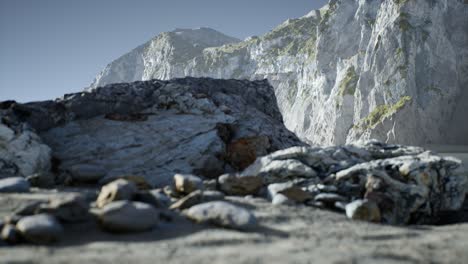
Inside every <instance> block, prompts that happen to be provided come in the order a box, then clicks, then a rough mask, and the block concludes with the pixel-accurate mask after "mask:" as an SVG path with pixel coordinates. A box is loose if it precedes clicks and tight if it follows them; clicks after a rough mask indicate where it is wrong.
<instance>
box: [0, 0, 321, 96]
mask: <svg viewBox="0 0 468 264" xmlns="http://www.w3.org/2000/svg"><path fill="white" fill-rule="evenodd" d="M326 2H328V1H327V0H293V1H285V0H0V101H3V100H16V101H19V102H28V101H37V100H47V99H54V98H57V97H60V96H62V95H63V94H65V93H70V92H78V91H80V90H83V89H84V88H86V87H87V86H88V85H89V84H90V83H91V82H92V81H93V79H94V77H95V76H96V75H97V74H98V73H99V72H100V71H101V70H102V69H103V68H104V67H105V66H106V65H107V64H108V63H110V62H112V61H113V60H114V59H116V58H118V57H120V56H121V55H123V54H125V53H126V52H128V51H130V50H132V49H133V48H135V47H137V46H138V45H140V44H142V43H144V42H146V41H148V40H149V39H151V38H152V37H153V36H155V35H157V34H159V33H161V32H165V31H172V30H174V29H175V28H198V27H210V28H213V29H216V30H218V31H221V32H222V33H224V34H227V35H230V36H233V37H237V38H240V39H244V38H246V37H248V36H253V35H262V34H264V33H266V32H268V31H270V30H271V29H273V28H274V27H276V26H277V25H279V24H280V23H282V22H283V21H285V20H286V19H288V18H296V17H301V16H303V15H305V14H307V13H308V12H309V11H310V10H312V9H318V8H320V7H322V6H323V5H324V4H325V3H326Z"/></svg>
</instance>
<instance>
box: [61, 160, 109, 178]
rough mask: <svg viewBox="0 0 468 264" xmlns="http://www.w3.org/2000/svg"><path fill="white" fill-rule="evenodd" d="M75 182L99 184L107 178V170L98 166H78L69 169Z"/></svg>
mask: <svg viewBox="0 0 468 264" xmlns="http://www.w3.org/2000/svg"><path fill="white" fill-rule="evenodd" d="M69 171H70V174H71V176H72V179H73V181H77V182H98V181H99V180H100V179H101V178H103V177H104V176H106V174H107V172H106V170H105V169H104V168H103V167H101V166H98V165H91V164H77V165H73V166H71V167H70V169H69Z"/></svg>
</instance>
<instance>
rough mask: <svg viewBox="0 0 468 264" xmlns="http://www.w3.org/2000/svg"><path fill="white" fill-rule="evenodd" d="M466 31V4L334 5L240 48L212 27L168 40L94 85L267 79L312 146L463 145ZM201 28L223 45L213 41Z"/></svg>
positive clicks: (412, 0) (288, 118)
mask: <svg viewBox="0 0 468 264" xmlns="http://www.w3.org/2000/svg"><path fill="white" fill-rule="evenodd" d="M467 28H468V3H467V2H466V1H463V0H440V1H434V0H384V1H369V0H359V1H358V0H353V1H343V0H341V1H340V0H331V1H330V2H329V4H328V5H327V6H325V7H323V8H322V9H320V10H316V11H312V12H310V13H309V14H308V15H306V16H304V17H301V18H299V19H290V20H288V21H286V22H284V23H283V24H282V25H280V26H278V27H277V28H275V29H274V30H272V31H271V32H269V33H267V34H265V35H263V36H261V37H251V38H249V39H246V40H245V41H242V42H237V41H236V40H235V39H232V38H229V37H226V36H224V35H222V34H220V33H216V32H215V31H212V30H208V29H203V30H201V31H200V32H199V31H193V32H192V31H190V32H192V33H193V34H190V35H187V34H185V35H184V33H180V31H177V30H176V31H174V32H170V33H163V34H161V35H160V36H158V37H156V38H155V39H153V40H151V41H150V42H148V43H146V44H144V45H143V46H140V47H139V48H137V49H135V50H133V51H132V52H130V53H128V54H126V55H124V56H123V57H121V58H119V59H118V60H116V61H114V62H113V63H111V64H109V65H108V66H107V67H106V69H105V70H104V71H103V72H102V73H101V74H100V75H99V76H98V77H97V78H96V80H95V82H94V83H93V84H92V85H91V87H92V88H93V87H98V86H102V85H105V84H109V83H113V82H128V81H134V80H148V79H153V78H154V79H171V78H175V77H183V76H195V77H200V76H207V77H215V78H236V79H243V78H246V79H263V78H267V79H268V80H269V81H270V83H271V84H272V86H273V87H274V88H275V94H276V97H277V100H278V104H279V108H280V110H281V112H282V114H283V117H284V120H285V124H286V127H287V128H289V129H290V130H292V131H294V132H295V133H296V134H297V135H298V136H299V137H301V138H302V139H303V140H306V141H308V142H309V143H312V144H318V145H330V144H342V143H345V142H351V141H355V140H358V139H369V138H376V139H379V140H383V141H387V142H398V143H404V144H430V143H458V144H466V143H468V137H466V135H467V134H468V125H466V122H464V121H465V120H466V117H465V113H466V112H467V111H468V109H467V107H468V106H466V104H464V103H463V102H466V100H468V31H467V30H466V29H467ZM205 31H209V32H210V34H211V35H212V36H214V35H215V36H219V38H218V39H216V41H214V42H209V41H207V40H206V39H209V37H208V38H206V36H205V35H204V34H205V33H206V32H205ZM184 32H186V31H184ZM202 33H203V34H202ZM180 35H184V36H186V37H184V38H182V37H178V36H180ZM212 39H213V38H212ZM222 44H224V45H222ZM219 45H222V46H219Z"/></svg>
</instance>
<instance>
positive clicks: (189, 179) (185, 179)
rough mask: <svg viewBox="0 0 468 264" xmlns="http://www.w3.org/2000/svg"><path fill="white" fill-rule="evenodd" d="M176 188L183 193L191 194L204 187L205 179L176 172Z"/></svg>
mask: <svg viewBox="0 0 468 264" xmlns="http://www.w3.org/2000/svg"><path fill="white" fill-rule="evenodd" d="M174 186H175V189H176V190H177V191H178V192H180V193H183V194H189V193H191V192H193V191H196V190H202V189H203V180H202V179H201V178H199V177H197V176H195V175H190V174H176V175H174Z"/></svg>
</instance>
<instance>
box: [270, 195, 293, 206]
mask: <svg viewBox="0 0 468 264" xmlns="http://www.w3.org/2000/svg"><path fill="white" fill-rule="evenodd" d="M271 203H272V204H273V205H295V204H296V203H295V202H294V201H293V200H291V199H289V198H288V197H287V196H286V195H284V194H281V193H277V194H276V195H275V196H274V197H273V199H272V200H271Z"/></svg>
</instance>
